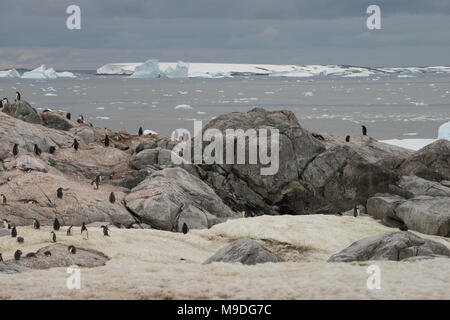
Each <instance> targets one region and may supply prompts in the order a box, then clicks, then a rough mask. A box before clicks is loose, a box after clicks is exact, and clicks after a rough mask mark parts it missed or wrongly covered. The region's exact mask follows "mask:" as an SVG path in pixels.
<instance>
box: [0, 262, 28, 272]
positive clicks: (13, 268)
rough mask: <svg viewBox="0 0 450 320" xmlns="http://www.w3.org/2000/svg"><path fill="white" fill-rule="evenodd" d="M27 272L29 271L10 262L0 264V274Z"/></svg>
mask: <svg viewBox="0 0 450 320" xmlns="http://www.w3.org/2000/svg"><path fill="white" fill-rule="evenodd" d="M27 271H31V269H29V268H27V267H23V266H20V265H17V264H14V263H10V262H0V274H2V273H3V274H14V273H19V272H27Z"/></svg>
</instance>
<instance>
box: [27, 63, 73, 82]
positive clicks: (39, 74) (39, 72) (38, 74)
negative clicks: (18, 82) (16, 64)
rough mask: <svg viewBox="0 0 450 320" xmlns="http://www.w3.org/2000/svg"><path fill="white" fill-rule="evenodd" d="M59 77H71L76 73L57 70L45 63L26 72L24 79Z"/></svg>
mask: <svg viewBox="0 0 450 320" xmlns="http://www.w3.org/2000/svg"><path fill="white" fill-rule="evenodd" d="M58 77H70V78H74V77H75V75H74V74H73V73H72V72H67V71H64V72H56V71H55V70H54V69H53V68H48V69H47V68H46V67H45V64H43V65H41V66H40V67H38V68H36V69H33V70H31V71H28V72H24V73H23V75H22V79H56V78H58Z"/></svg>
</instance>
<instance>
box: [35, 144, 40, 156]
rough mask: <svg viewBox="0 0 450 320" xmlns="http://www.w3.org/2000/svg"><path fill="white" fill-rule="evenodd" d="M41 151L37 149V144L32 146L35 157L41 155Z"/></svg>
mask: <svg viewBox="0 0 450 320" xmlns="http://www.w3.org/2000/svg"><path fill="white" fill-rule="evenodd" d="M41 152H42V151H41V149H40V148H39V147H38V145H37V144H34V153H35V154H36V155H37V156H40V155H41Z"/></svg>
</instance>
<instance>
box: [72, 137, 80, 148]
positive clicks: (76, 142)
mask: <svg viewBox="0 0 450 320" xmlns="http://www.w3.org/2000/svg"><path fill="white" fill-rule="evenodd" d="M79 146H80V144H79V143H78V140H77V139H73V143H72V145H71V147H73V148H74V149H75V151H78V147H79Z"/></svg>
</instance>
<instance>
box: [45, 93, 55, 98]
mask: <svg viewBox="0 0 450 320" xmlns="http://www.w3.org/2000/svg"><path fill="white" fill-rule="evenodd" d="M45 96H46V97H57V96H58V95H57V94H56V93H46V94H45Z"/></svg>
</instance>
